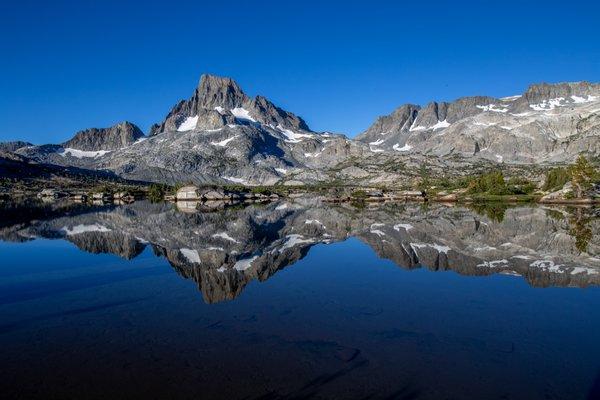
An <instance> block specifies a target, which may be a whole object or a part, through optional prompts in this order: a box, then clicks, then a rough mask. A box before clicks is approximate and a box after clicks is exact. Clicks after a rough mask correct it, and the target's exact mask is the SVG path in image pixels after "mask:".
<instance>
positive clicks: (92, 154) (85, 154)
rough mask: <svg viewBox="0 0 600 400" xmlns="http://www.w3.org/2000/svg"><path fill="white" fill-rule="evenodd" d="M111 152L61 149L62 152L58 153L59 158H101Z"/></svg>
mask: <svg viewBox="0 0 600 400" xmlns="http://www.w3.org/2000/svg"><path fill="white" fill-rule="evenodd" d="M110 152H111V150H98V151H85V150H77V149H71V148H69V147H67V148H65V149H63V151H62V152H60V153H58V155H59V156H61V157H66V156H68V155H69V156H71V157H75V158H96V157H102V156H103V155H105V154H108V153H110Z"/></svg>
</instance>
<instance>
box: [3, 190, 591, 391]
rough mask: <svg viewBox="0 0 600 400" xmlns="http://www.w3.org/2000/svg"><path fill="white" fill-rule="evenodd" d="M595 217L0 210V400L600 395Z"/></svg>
mask: <svg viewBox="0 0 600 400" xmlns="http://www.w3.org/2000/svg"><path fill="white" fill-rule="evenodd" d="M599 214H600V213H599V211H598V210H597V209H567V208H562V207H529V206H527V207H509V206H506V205H493V206H487V207H482V206H479V207H470V208H463V207H449V206H443V205H430V206H422V205H419V204H407V205H404V204H381V205H373V206H366V207H354V206H351V205H343V206H327V205H323V204H321V203H319V202H316V201H310V200H306V199H298V200H296V201H293V202H279V203H270V204H264V205H250V206H245V207H243V206H228V207H224V205H223V204H210V205H209V204H205V205H198V204H195V203H180V204H178V205H172V204H151V203H148V202H137V203H135V204H131V205H120V206H112V205H111V206H84V205H73V204H63V203H48V204H35V205H27V206H25V205H10V204H8V205H7V204H5V205H4V206H3V207H1V208H0V240H1V241H0V259H1V262H0V346H1V349H2V357H0V364H1V370H2V375H3V377H2V379H1V380H0V382H1V383H0V393H1V397H2V398H3V399H12V398H26V399H32V398H44V399H70V398H77V399H90V398H103V399H107V398H108V399H114V398H190V399H191V398H194V399H199V398H202V399H288V398H290V399H308V398H310V399H331V398H339V399H471V398H472V399H598V398H600V287H599V285H600V235H599V233H600V218H599Z"/></svg>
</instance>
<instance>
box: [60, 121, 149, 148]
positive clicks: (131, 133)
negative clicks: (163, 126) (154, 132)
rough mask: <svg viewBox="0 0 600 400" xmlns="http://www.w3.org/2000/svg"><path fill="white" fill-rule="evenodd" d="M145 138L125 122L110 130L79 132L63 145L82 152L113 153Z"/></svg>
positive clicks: (96, 129) (92, 129) (135, 127)
mask: <svg viewBox="0 0 600 400" xmlns="http://www.w3.org/2000/svg"><path fill="white" fill-rule="evenodd" d="M143 137H144V133H143V132H142V130H141V129H140V128H138V127H137V126H135V125H134V124H132V123H131V122H128V121H124V122H121V123H119V124H117V125H114V126H111V127H109V128H89V129H85V130H83V131H79V132H77V133H76V134H75V136H73V138H71V139H70V140H68V141H66V142H64V143H63V144H62V145H63V147H65V148H70V149H76V150H82V151H102V150H104V151H111V150H118V149H121V148H123V147H127V146H129V145H131V144H133V143H135V142H136V141H137V140H139V139H141V138H143Z"/></svg>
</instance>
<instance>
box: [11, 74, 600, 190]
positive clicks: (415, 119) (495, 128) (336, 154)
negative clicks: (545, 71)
mask: <svg viewBox="0 0 600 400" xmlns="http://www.w3.org/2000/svg"><path fill="white" fill-rule="evenodd" d="M599 137H600V85H598V84H591V83H587V82H579V83H561V84H538V85H532V86H530V87H529V89H528V90H527V91H526V92H525V93H524V94H523V95H520V96H513V97H507V98H501V99H497V98H493V97H485V96H474V97H464V98H460V99H458V100H456V101H453V102H439V103H438V102H431V103H429V104H428V105H426V106H425V107H421V106H419V105H414V104H406V105H403V106H401V107H399V108H398V109H396V110H395V111H394V112H393V113H392V114H390V115H387V116H383V117H380V118H378V119H377V121H375V123H374V124H373V125H372V126H371V127H370V128H369V129H367V130H366V131H365V132H363V133H362V134H360V135H359V136H358V137H357V138H356V139H355V140H351V139H348V138H347V137H345V136H344V135H339V134H332V133H328V132H323V133H318V132H314V131H312V130H310V128H309V127H308V125H307V124H306V122H305V121H304V120H303V119H302V118H300V117H298V116H296V115H295V114H293V113H291V112H288V111H285V110H282V109H281V108H279V107H277V106H275V105H274V104H273V103H272V102H270V101H269V100H267V99H266V98H265V97H262V96H255V97H249V96H247V95H246V94H245V93H244V92H243V91H242V89H241V88H240V86H239V85H238V84H237V83H236V82H235V81H234V80H232V79H231V78H223V77H216V76H212V75H203V76H202V77H201V79H200V82H199V84H198V86H197V87H196V89H195V90H194V93H193V95H192V96H191V97H190V98H189V99H187V100H182V101H180V102H179V103H177V104H176V105H175V106H174V107H173V108H172V110H171V111H170V112H169V113H168V114H167V116H166V117H165V119H164V120H163V121H161V122H160V123H157V124H155V125H153V127H152V128H151V131H150V134H149V136H147V137H145V136H143V133H142V132H141V130H140V129H139V128H138V127H136V126H135V125H133V124H131V123H128V122H124V123H121V124H118V125H115V126H113V127H110V128H103V129H88V130H84V131H81V132H78V133H77V134H76V135H75V136H74V137H73V138H72V139H71V140H69V141H67V142H65V143H63V144H58V145H53V144H51V145H42V146H32V145H28V144H27V145H15V144H5V145H4V147H5V148H6V149H8V150H9V151H12V152H15V153H17V154H19V155H21V156H24V157H27V158H28V159H31V160H33V161H35V162H38V163H44V164H54V165H59V166H69V167H71V166H72V167H77V168H82V169H90V170H105V171H110V172H111V173H114V174H116V175H118V176H120V177H122V178H126V179H133V180H143V181H148V182H162V183H169V184H173V183H177V182H194V183H197V184H202V183H219V184H242V185H272V184H286V185H301V184H306V183H318V182H343V183H347V182H351V183H352V184H355V185H373V184H385V185H397V184H399V183H402V182H406V181H410V180H411V179H414V178H415V177H417V176H418V169H419V168H420V167H421V166H423V165H427V166H428V168H430V170H431V172H432V173H435V174H438V173H440V174H444V175H447V174H450V175H452V174H456V175H461V174H464V173H466V171H478V170H484V169H486V168H490V167H493V166H501V167H502V168H507V169H515V168H516V169H521V170H523V171H527V170H529V169H531V166H532V165H534V164H535V165H540V164H543V165H551V164H554V163H565V162H572V161H573V160H574V159H575V158H576V157H577V155H579V154H580V153H583V154H585V155H588V156H590V157H592V158H594V157H597V156H598V155H600V140H599Z"/></svg>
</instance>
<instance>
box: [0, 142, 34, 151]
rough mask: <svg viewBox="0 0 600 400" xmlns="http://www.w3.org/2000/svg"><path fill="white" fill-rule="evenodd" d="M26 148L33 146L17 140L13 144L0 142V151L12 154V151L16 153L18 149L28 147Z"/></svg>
mask: <svg viewBox="0 0 600 400" xmlns="http://www.w3.org/2000/svg"><path fill="white" fill-rule="evenodd" d="M28 146H33V145H32V144H31V143H29V142H23V141H20V140H17V141H14V142H0V151H7V152H12V151H17V150H19V149H22V148H23V147H28Z"/></svg>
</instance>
